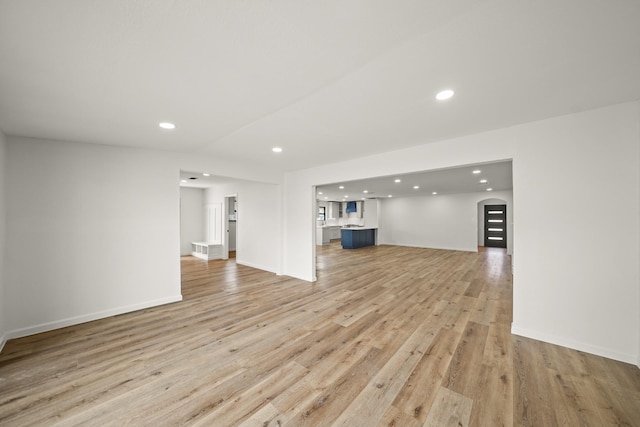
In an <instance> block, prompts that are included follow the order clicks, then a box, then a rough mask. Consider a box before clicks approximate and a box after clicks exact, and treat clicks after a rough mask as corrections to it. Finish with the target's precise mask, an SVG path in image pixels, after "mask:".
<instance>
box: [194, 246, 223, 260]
mask: <svg viewBox="0 0 640 427" xmlns="http://www.w3.org/2000/svg"><path fill="white" fill-rule="evenodd" d="M191 255H193V256H194V257H197V258H201V259H206V260H210V259H222V245H219V244H214V243H207V242H191Z"/></svg>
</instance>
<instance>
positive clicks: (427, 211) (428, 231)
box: [378, 191, 512, 252]
mask: <svg viewBox="0 0 640 427" xmlns="http://www.w3.org/2000/svg"><path fill="white" fill-rule="evenodd" d="M492 194H493V195H494V196H495V197H502V198H504V200H505V201H507V204H508V205H509V206H508V209H509V211H510V210H511V206H510V205H511V204H512V203H511V200H512V195H511V192H510V191H508V192H498V191H496V192H493V193H492ZM486 198H487V194H486V193H468V194H450V195H444V194H443V195H437V196H431V195H430V196H415V197H400V198H392V199H383V200H381V201H380V206H381V213H380V220H379V228H378V243H379V244H388V245H399V246H416V247H425V248H436V249H451V250H460V251H472V252H476V251H477V250H478V226H479V225H480V227H482V224H478V202H480V201H482V200H484V199H486ZM507 238H508V239H509V235H507Z"/></svg>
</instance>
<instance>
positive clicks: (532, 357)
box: [0, 243, 640, 427]
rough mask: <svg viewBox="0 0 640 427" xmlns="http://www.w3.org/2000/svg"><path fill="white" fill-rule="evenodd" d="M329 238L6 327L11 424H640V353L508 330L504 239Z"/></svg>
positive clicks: (5, 405) (1, 407)
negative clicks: (469, 247)
mask: <svg viewBox="0 0 640 427" xmlns="http://www.w3.org/2000/svg"><path fill="white" fill-rule="evenodd" d="M317 255H318V281H317V282H316V283H313V284H310V283H306V282H303V281H300V280H296V279H292V278H289V277H278V276H275V275H273V274H270V273H266V272H262V271H259V270H255V269H252V268H248V267H243V266H237V265H236V263H235V260H229V261H226V262H225V261H209V262H206V261H202V260H198V259H194V258H190V257H187V258H183V260H182V276H183V295H184V301H183V302H180V303H175V304H170V305H166V306H162V307H156V308H153V309H148V310H143V311H139V312H135V313H129V314H124V315H120V316H116V317H112V318H108V319H103V320H99V321H95V322H90V323H86V324H82V325H77V326H73V327H69V328H65V329H60V330H56V331H52V332H48V333H44V334H39V335H35V336H31V337H26V338H22V339H17V340H12V341H9V342H8V343H7V345H6V347H5V349H4V351H3V352H2V354H0V425H2V426H28V425H43V426H52V425H61V426H72V425H95V426H107V425H115V426H123V425H131V426H165V425H167V426H168V425H194V426H198V425H202V426H236V425H247V426H262V427H263V426H285V425H287V426H331V425H336V426H376V425H385V426H423V425H424V426H466V425H472V426H500V425H505V426H511V425H524V426H582V425H589V426H605V425H628V426H640V370H639V369H638V368H637V367H635V366H632V365H627V364H624V363H620V362H615V361H612V360H608V359H604V358H601V357H596V356H592V355H589V354H585V353H581V352H578V351H574V350H569V349H566V348H562V347H557V346H553V345H549V344H544V343H541V342H538V341H534V340H530V339H525V338H521V337H517V336H513V335H511V334H510V332H509V330H510V324H511V301H512V296H511V295H512V286H511V272H510V260H509V258H508V257H507V256H506V255H505V253H504V251H503V250H500V249H487V250H485V251H481V252H479V253H467V252H456V251H443V250H431V249H418V248H405V247H392V246H380V247H369V248H363V249H358V250H342V249H341V248H340V247H339V245H337V244H335V243H334V244H331V245H329V246H326V247H318V254H317Z"/></svg>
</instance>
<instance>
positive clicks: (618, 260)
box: [512, 103, 640, 363]
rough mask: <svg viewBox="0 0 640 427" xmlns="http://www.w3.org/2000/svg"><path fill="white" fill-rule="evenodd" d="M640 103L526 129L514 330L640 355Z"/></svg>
mask: <svg viewBox="0 0 640 427" xmlns="http://www.w3.org/2000/svg"><path fill="white" fill-rule="evenodd" d="M638 107H639V104H638V103H630V104H623V105H617V106H613V107H609V108H604V109H600V110H595V111H589V112H586V113H582V114H574V115H571V116H565V117H559V118H555V119H551V120H546V121H544V122H537V123H533V124H531V125H528V126H526V127H523V128H524V130H526V132H522V133H520V134H519V135H518V139H517V153H516V156H515V159H514V168H513V181H514V209H515V214H514V217H515V227H516V241H515V253H516V256H515V259H514V262H515V282H514V283H515V285H514V312H513V329H512V330H513V332H514V333H517V334H520V335H525V336H529V337H532V338H536V339H540V340H544V341H548V342H552V343H556V344H560V345H564V346H567V347H573V348H578V349H580V350H584V351H587V352H590V353H595V354H601V355H604V356H608V357H611V358H614V359H618V360H624V361H626V362H630V363H633V362H635V361H636V360H637V358H638V348H639V344H640V343H639V342H638V328H639V327H640V326H639V324H638V312H639V304H638V295H639V292H640V287H639V282H640V278H639V265H638V256H639V234H640V229H639V223H638V210H639V209H640V202H639V198H638V196H637V195H638V191H639V184H638V182H639V179H640V177H639V174H640V163H639V160H638V159H639V156H640V145H639V144H638V139H639V137H640V135H639V134H640V123H639V121H638Z"/></svg>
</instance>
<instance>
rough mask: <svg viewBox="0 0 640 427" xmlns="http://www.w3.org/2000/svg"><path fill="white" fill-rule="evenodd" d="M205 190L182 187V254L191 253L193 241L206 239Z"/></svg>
mask: <svg viewBox="0 0 640 427" xmlns="http://www.w3.org/2000/svg"><path fill="white" fill-rule="evenodd" d="M204 210H205V209H204V190H203V189H202V188H187V187H180V255H190V254H191V242H202V241H205V240H206V239H205V235H206V231H205V219H204Z"/></svg>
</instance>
